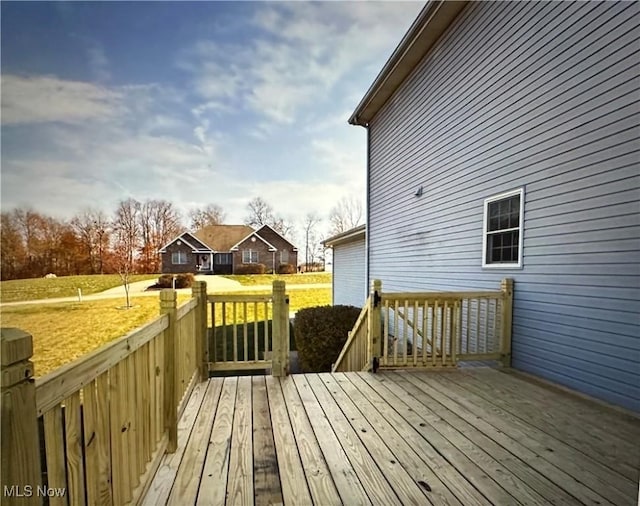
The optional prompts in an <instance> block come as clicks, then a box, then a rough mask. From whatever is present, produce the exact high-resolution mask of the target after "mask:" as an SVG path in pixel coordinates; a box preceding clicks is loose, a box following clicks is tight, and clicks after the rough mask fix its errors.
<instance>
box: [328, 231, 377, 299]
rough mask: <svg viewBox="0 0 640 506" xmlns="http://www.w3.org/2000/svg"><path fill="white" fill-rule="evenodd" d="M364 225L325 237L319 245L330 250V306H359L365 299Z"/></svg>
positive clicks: (366, 291) (366, 293)
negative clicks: (331, 303)
mask: <svg viewBox="0 0 640 506" xmlns="http://www.w3.org/2000/svg"><path fill="white" fill-rule="evenodd" d="M365 235H366V225H360V226H359V227H355V228H352V229H351V230H347V231H346V232H342V233H340V234H336V235H334V236H332V237H329V238H328V239H326V240H325V241H323V244H324V246H325V247H327V248H331V249H332V250H333V274H332V276H331V278H332V284H331V286H332V300H333V304H334V305H339V304H344V305H350V306H356V307H362V306H363V305H364V301H365V300H366V299H367V295H368V289H367V278H366V269H365V262H366V251H365Z"/></svg>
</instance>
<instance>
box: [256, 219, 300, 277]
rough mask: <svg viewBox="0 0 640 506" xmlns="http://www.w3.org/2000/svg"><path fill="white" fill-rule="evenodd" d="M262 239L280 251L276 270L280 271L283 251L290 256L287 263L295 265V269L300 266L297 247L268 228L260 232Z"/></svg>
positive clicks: (277, 256)
mask: <svg viewBox="0 0 640 506" xmlns="http://www.w3.org/2000/svg"><path fill="white" fill-rule="evenodd" d="M258 233H259V235H260V237H262V238H263V239H264V240H265V241H267V242H268V243H269V244H271V245H273V247H274V248H276V249H277V250H278V251H277V252H276V264H275V268H276V270H277V269H278V266H279V265H280V253H281V252H282V251H287V252H288V255H289V261H288V262H285V263H288V264H291V265H293V266H294V267H295V266H297V265H298V252H297V251H296V250H295V247H294V246H293V245H291V244H290V243H289V242H287V241H286V240H285V239H283V238H282V237H280V235H279V234H278V233H276V232H274V231H273V230H271V229H270V228H268V227H263V228H261V229H260V230H258ZM267 268H271V264H269V265H267Z"/></svg>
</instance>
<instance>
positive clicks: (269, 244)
mask: <svg viewBox="0 0 640 506" xmlns="http://www.w3.org/2000/svg"><path fill="white" fill-rule="evenodd" d="M250 237H255V238H257V239H259V240H261V241H262V242H263V243H265V244H266V245H267V246H269V251H278V248H276V247H275V246H274V245H273V244H271V243H270V242H269V241H267V240H265V239H264V237H261V236H260V235H259V234H258V232H257V231H253V232H251V233H250V234H249V235H248V236H246V237H243V238H242V239H241V240H240V241H238V242H237V243H236V244H234V245H233V246H231V249H232V250H237V249H238V247H239V246H240V245H241V244H242V243H243V242H245V241H246V240H247V239H249V238H250Z"/></svg>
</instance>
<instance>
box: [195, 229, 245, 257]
mask: <svg viewBox="0 0 640 506" xmlns="http://www.w3.org/2000/svg"><path fill="white" fill-rule="evenodd" d="M253 232H254V230H253V229H252V228H251V227H250V226H248V225H209V226H208V227H203V228H201V229H200V230H198V231H197V232H194V233H193V235H194V236H195V237H196V239H198V240H200V242H202V243H204V244H206V245H207V246H209V247H210V248H211V249H212V250H213V251H230V250H231V248H232V247H233V246H234V245H235V244H237V243H238V241H241V240H242V239H243V238H245V237H248V236H249V235H251V234H252V233H253Z"/></svg>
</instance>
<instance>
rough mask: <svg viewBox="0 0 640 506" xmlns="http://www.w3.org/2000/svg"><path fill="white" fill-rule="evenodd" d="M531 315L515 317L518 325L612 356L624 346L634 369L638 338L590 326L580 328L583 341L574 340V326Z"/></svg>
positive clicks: (639, 348) (617, 354)
mask: <svg viewBox="0 0 640 506" xmlns="http://www.w3.org/2000/svg"><path fill="white" fill-rule="evenodd" d="M533 316H535V315H534V314H528V313H527V316H526V317H525V316H522V314H520V315H519V316H518V319H517V325H518V327H519V328H522V329H525V328H526V329H532V330H534V331H536V332H543V333H545V335H552V334H557V335H558V336H561V341H563V342H571V340H574V341H575V342H576V344H577V345H578V346H583V347H584V348H585V349H588V350H591V351H594V352H600V353H604V354H607V355H610V356H613V357H616V356H619V355H620V349H619V348H624V349H625V350H627V352H628V353H629V355H627V360H630V361H631V363H632V364H633V367H632V368H631V369H630V370H631V371H634V370H635V361H634V357H635V358H636V359H637V358H638V355H637V354H638V353H640V340H638V339H637V338H635V337H632V336H625V335H622V334H611V333H607V334H603V333H602V332H599V331H597V330H594V329H593V328H592V327H589V328H585V327H583V328H582V329H581V330H580V337H581V338H582V340H583V341H584V342H583V341H581V340H576V337H575V334H574V333H575V327H574V326H572V325H565V324H564V323H562V322H560V321H557V320H555V319H553V320H549V319H536V318H534V317H533ZM589 323H590V322H589Z"/></svg>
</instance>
